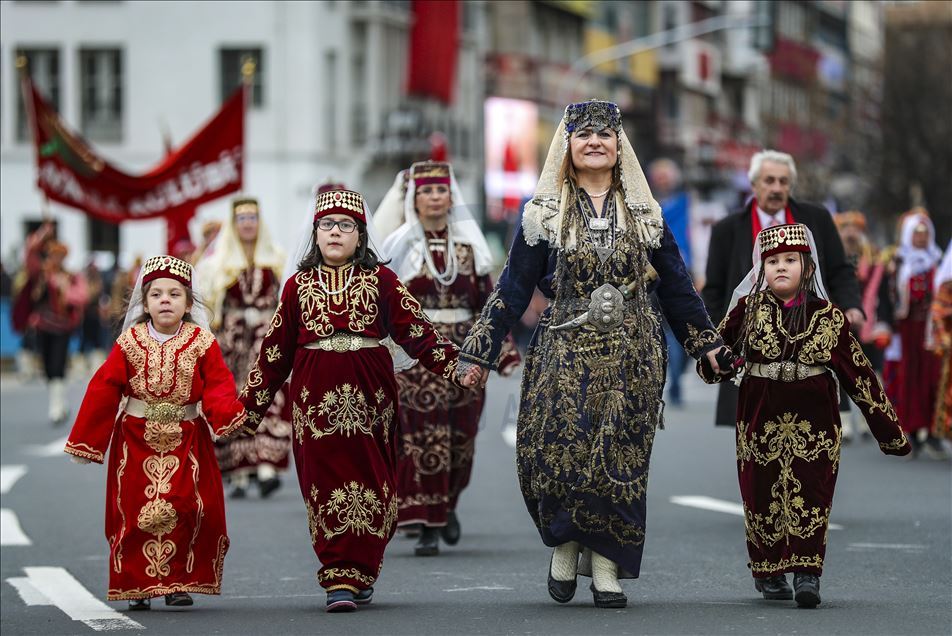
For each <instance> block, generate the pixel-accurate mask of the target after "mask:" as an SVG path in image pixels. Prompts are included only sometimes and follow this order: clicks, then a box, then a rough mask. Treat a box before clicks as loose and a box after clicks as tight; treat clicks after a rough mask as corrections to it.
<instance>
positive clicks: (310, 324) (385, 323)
mask: <svg viewBox="0 0 952 636" xmlns="http://www.w3.org/2000/svg"><path fill="white" fill-rule="evenodd" d="M322 282H323V286H322ZM347 335H353V336H360V337H364V338H368V339H372V340H375V341H379V340H380V339H382V338H386V337H387V336H388V335H389V336H392V337H393V340H394V341H395V342H396V343H397V344H399V345H400V346H402V347H403V348H404V349H405V350H406V351H407V353H409V354H410V355H411V356H412V357H414V358H418V359H419V360H420V362H421V363H422V364H423V365H424V366H426V367H427V368H428V369H430V370H431V371H433V372H434V373H438V374H440V375H441V376H442V377H444V378H447V379H450V378H452V377H453V376H454V375H455V371H456V366H457V361H458V360H457V359H458V350H457V348H456V346H455V345H454V344H453V343H451V342H450V341H449V340H447V339H446V338H444V337H443V336H442V335H440V333H439V332H438V331H436V330H435V329H434V328H433V326H432V325H431V324H430V323H429V321H428V320H427V319H426V316H425V315H424V314H423V312H422V311H421V309H420V303H419V302H417V301H416V299H415V298H413V296H411V295H410V292H408V291H407V288H406V287H404V285H403V284H402V283H401V282H400V281H399V279H397V277H396V275H395V274H394V273H393V272H392V271H390V270H389V269H387V268H386V267H382V266H379V267H375V268H373V269H364V268H362V267H359V266H355V265H353V264H352V263H348V264H347V265H344V266H341V267H336V268H335V267H329V266H326V265H325V266H321V268H320V270H318V269H310V270H307V271H303V272H298V273H297V274H295V275H294V276H293V277H292V278H291V279H289V280H288V281H287V283H285V286H284V290H283V292H282V294H281V302H280V303H279V304H278V310H277V312H276V313H275V315H274V318H273V320H272V322H271V326H270V328H269V330H268V333H267V334H266V335H265V338H264V342H263V343H262V345H261V351H260V353H259V354H258V359H257V361H256V362H255V366H254V367H252V369H251V372H250V374H249V376H248V381H247V383H246V384H245V387H244V389H243V390H242V397H241V399H242V402H243V403H244V405H245V408H247V409H248V411H249V422H250V425H251V426H255V425H256V424H257V423H258V422H259V421H260V419H261V416H262V415H263V414H264V413H265V412H266V411H267V409H268V405H269V404H270V403H271V400H272V398H273V396H274V394H275V392H276V391H277V390H278V389H279V388H280V387H281V385H282V384H283V383H284V380H285V378H287V377H288V375H289V374H291V385H290V393H289V398H290V400H291V408H292V418H291V419H292V427H293V434H292V444H293V451H294V463H295V467H296V468H297V473H298V482H299V484H300V486H301V493H302V494H303V495H304V505H305V506H306V508H307V518H308V527H309V530H310V533H311V543H312V546H313V548H314V551H315V552H316V554H317V557H318V559H319V560H320V561H321V564H322V567H321V568H320V570H319V572H318V576H317V578H318V582H319V583H320V584H321V586H323V587H324V588H326V589H327V590H329V591H330V590H334V589H342V588H343V589H349V590H351V591H359V590H363V589H366V588H367V587H370V586H371V585H373V583H374V581H375V580H376V579H377V576H378V575H379V574H380V567H381V565H382V563H383V553H384V549H385V548H386V546H387V543H388V542H389V540H390V538H391V537H392V536H393V532H394V529H395V524H396V521H397V491H396V479H395V471H396V463H397V446H396V444H397V422H398V419H397V410H398V408H399V404H398V398H397V383H396V379H395V378H394V372H393V360H392V358H391V357H390V353H389V351H388V350H387V349H386V348H385V347H382V346H372V347H369V348H357V349H355V350H343V351H336V350H323V349H316V348H309V347H306V346H305V345H308V344H312V345H313V344H316V343H317V341H319V340H327V342H326V343H325V344H328V345H329V343H331V342H336V341H337V340H335V338H341V337H344V336H347ZM292 371H293V374H292Z"/></svg>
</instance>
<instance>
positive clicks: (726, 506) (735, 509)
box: [670, 495, 843, 530]
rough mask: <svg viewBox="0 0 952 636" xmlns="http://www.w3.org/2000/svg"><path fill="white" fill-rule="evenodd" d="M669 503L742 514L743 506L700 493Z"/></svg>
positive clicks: (832, 525) (841, 527) (830, 526)
mask: <svg viewBox="0 0 952 636" xmlns="http://www.w3.org/2000/svg"><path fill="white" fill-rule="evenodd" d="M670 501H671V503H673V504H677V505H679V506H688V507H689V508H700V509H701V510H713V511H714V512H724V513H727V514H729V515H737V516H738V517H743V516H744V506H743V505H741V504H739V503H737V502H735V501H725V500H723V499H715V498H714V497H704V496H700V495H683V496H677V497H671V500H670ZM829 529H830V530H842V529H843V526H841V525H839V524H836V523H831V524H830V525H829Z"/></svg>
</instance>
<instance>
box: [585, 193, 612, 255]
mask: <svg viewBox="0 0 952 636" xmlns="http://www.w3.org/2000/svg"><path fill="white" fill-rule="evenodd" d="M587 195H588V193H586V196H585V197H579V203H581V205H582V213H583V215H584V216H585V226H586V227H587V228H588V237H589V240H590V241H591V242H592V247H593V248H594V249H595V256H596V257H598V264H599V267H600V268H601V269H604V268H605V265H606V263H608V261H609V259H611V257H612V255H613V254H614V253H615V230H614V227H613V225H614V224H613V221H614V206H613V205H612V203H613V201H612V198H608V199H606V200H605V203H604V208H603V211H604V212H605V215H604V216H595V208H594V204H591V199H589V198H588V196H587ZM590 204H591V205H592V207H591V208H589V207H588V206H589V205H590Z"/></svg>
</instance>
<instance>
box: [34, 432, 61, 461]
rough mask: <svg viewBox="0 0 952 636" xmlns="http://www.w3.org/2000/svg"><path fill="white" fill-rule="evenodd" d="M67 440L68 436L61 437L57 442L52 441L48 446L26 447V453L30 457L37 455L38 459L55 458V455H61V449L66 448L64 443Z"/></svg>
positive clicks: (35, 445)
mask: <svg viewBox="0 0 952 636" xmlns="http://www.w3.org/2000/svg"><path fill="white" fill-rule="evenodd" d="M67 440H69V436H68V435H67V436H66V437H62V438H60V439H57V440H53V441H52V442H50V443H49V444H31V445H30V446H27V447H26V452H27V453H28V454H30V455H38V456H39V457H56V456H57V455H62V454H63V449H64V448H65V447H66V442H67Z"/></svg>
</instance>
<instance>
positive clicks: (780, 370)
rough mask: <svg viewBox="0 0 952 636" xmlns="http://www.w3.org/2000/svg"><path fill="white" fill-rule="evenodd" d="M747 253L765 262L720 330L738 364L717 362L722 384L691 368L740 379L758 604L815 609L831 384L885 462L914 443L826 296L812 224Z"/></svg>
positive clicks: (836, 422)
mask: <svg viewBox="0 0 952 636" xmlns="http://www.w3.org/2000/svg"><path fill="white" fill-rule="evenodd" d="M754 253H755V254H758V253H759V256H760V258H759V259H755V263H756V264H755V266H754V269H753V270H752V271H751V273H750V274H749V275H748V277H747V279H745V281H744V282H743V283H741V285H740V286H739V287H738V288H737V290H736V291H735V292H734V298H735V299H736V300H737V303H736V306H735V307H733V308H732V309H731V310H730V311H729V313H728V315H727V317H725V319H724V321H723V322H722V323H721V325H720V327H719V331H720V333H721V335H722V336H723V338H724V342H725V343H728V344H729V345H730V346H731V348H732V350H733V351H734V352H735V353H737V354H738V355H739V356H740V358H739V359H737V360H736V362H735V365H734V366H733V367H730V365H727V364H721V365H720V366H721V367H722V368H725V367H729V368H731V369H732V370H731V371H728V372H727V373H726V374H725V375H719V374H717V373H714V371H713V370H712V369H711V367H710V366H709V365H708V364H706V363H705V359H704V358H701V363H699V365H698V371H699V373H700V374H701V377H703V378H704V380H705V381H706V382H709V383H713V382H720V381H721V380H722V379H724V378H725V377H726V376H729V375H737V376H742V378H743V379H742V380H740V401H739V402H738V406H737V472H738V477H739V480H740V492H741V497H742V499H743V501H744V525H745V527H746V532H747V552H748V554H749V556H750V561H749V563H748V567H749V568H750V569H751V572H752V573H753V576H754V586H755V588H756V589H757V590H758V591H759V592H761V593H762V594H763V596H764V598H765V599H768V600H789V599H791V598H795V599H796V602H797V605H798V606H800V607H816V606H817V605H818V604H819V603H820V575H821V574H822V573H823V559H824V556H825V553H826V532H827V525H828V524H829V519H830V507H831V505H832V503H833V491H834V488H835V486H836V477H837V471H838V468H839V462H840V440H841V428H840V416H839V410H838V403H839V398H838V395H839V389H838V387H837V380H838V381H839V383H840V384H841V385H842V386H843V388H844V389H845V390H846V392H847V393H848V394H849V396H850V398H851V399H852V400H853V402H854V403H855V404H856V405H857V406H858V407H859V408H860V410H861V411H862V412H863V415H864V416H865V417H866V421H867V422H868V423H869V428H870V431H871V432H872V433H873V435H874V436H875V437H876V439H877V440H878V441H879V447H880V449H881V450H882V451H883V452H884V453H886V454H887V455H905V454H908V453H909V452H910V450H911V446H910V445H909V441H908V440H907V439H906V437H905V435H903V433H902V429H901V428H900V427H899V421H898V420H897V418H896V411H895V410H894V409H893V406H892V404H891V403H890V402H889V399H888V398H887V397H886V394H885V392H884V391H883V388H882V385H880V383H879V380H878V378H877V377H876V374H875V373H874V372H873V368H872V366H871V365H870V363H869V360H868V359H867V358H866V355H865V354H864V353H863V351H862V348H861V347H860V344H859V342H858V341H857V340H856V338H855V336H853V334H852V332H851V331H850V323H849V321H848V320H847V319H846V316H845V315H844V314H843V312H842V311H841V310H840V309H839V308H838V307H836V306H835V305H833V304H831V303H830V302H829V301H828V300H826V299H825V297H826V292H825V291H824V289H823V284H822V279H821V278H820V275H819V272H818V271H817V269H816V262H817V260H816V252H815V248H814V247H813V240H812V236H810V231H809V230H808V229H807V227H806V226H805V225H802V224H792V225H779V226H774V227H772V228H768V229H766V230H763V231H762V232H761V233H760V234H759V235H758V237H757V242H756V245H755V246H754ZM786 572H793V573H794V576H793V590H791V588H790V585H789V584H788V583H787V580H786V577H785V573H786Z"/></svg>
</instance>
